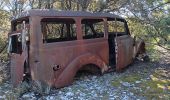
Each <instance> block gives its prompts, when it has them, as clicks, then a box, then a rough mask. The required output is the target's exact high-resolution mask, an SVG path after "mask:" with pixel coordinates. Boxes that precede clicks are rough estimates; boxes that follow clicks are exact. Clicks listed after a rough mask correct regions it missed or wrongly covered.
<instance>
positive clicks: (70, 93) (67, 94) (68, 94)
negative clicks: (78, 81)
mask: <svg viewBox="0 0 170 100" xmlns="http://www.w3.org/2000/svg"><path fill="white" fill-rule="evenodd" d="M73 95H74V94H73V93H72V92H67V93H66V96H73Z"/></svg>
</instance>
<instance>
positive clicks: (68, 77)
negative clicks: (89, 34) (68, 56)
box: [55, 53, 108, 88]
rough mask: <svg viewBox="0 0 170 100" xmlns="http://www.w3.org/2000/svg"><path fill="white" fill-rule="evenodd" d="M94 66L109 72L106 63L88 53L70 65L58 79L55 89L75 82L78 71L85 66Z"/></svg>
mask: <svg viewBox="0 0 170 100" xmlns="http://www.w3.org/2000/svg"><path fill="white" fill-rule="evenodd" d="M87 64H94V65H97V66H98V67H99V68H100V69H101V72H102V73H103V72H105V71H107V70H108V67H107V66H106V64H105V62H104V61H102V60H101V59H100V57H98V56H96V55H93V54H91V53H87V54H84V55H81V56H79V57H77V58H75V59H74V60H73V61H72V62H71V63H69V64H68V66H67V67H66V69H65V70H64V71H63V72H62V73H61V74H60V76H59V77H58V79H57V80H56V81H55V87H57V88H59V87H63V86H66V85H69V84H70V83H72V82H73V79H74V76H75V75H76V73H77V71H78V70H79V69H81V68H82V67H83V65H87Z"/></svg>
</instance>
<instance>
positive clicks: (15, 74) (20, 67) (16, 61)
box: [10, 52, 27, 87]
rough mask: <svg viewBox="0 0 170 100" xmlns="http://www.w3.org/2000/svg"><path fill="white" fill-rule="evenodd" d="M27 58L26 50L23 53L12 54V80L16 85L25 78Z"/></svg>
mask: <svg viewBox="0 0 170 100" xmlns="http://www.w3.org/2000/svg"><path fill="white" fill-rule="evenodd" d="M26 58H27V54H26V52H23V53H22V54H11V58H10V59H11V60H10V71H11V82H12V84H13V86H14V87H16V86H17V85H18V84H19V83H21V82H22V80H23V74H24V62H25V60H26Z"/></svg>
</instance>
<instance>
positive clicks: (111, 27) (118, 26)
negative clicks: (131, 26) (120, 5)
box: [107, 19, 127, 36]
mask: <svg viewBox="0 0 170 100" xmlns="http://www.w3.org/2000/svg"><path fill="white" fill-rule="evenodd" d="M107 23H108V33H109V34H114V35H116V33H117V35H118V36H119V35H126V34H127V30H126V27H125V26H126V25H125V22H124V21H119V20H117V21H116V20H115V19H113V20H109V21H107Z"/></svg>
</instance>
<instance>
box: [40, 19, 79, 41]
mask: <svg viewBox="0 0 170 100" xmlns="http://www.w3.org/2000/svg"><path fill="white" fill-rule="evenodd" d="M41 30H42V33H43V43H52V42H62V41H72V40H77V35H76V22H75V21H74V19H71V18H44V19H42V21H41Z"/></svg>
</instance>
